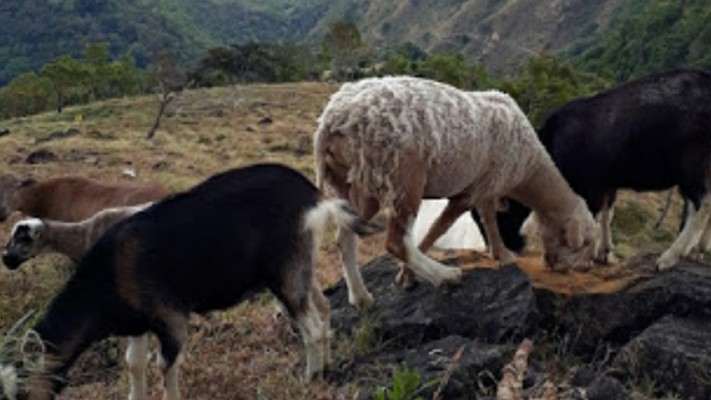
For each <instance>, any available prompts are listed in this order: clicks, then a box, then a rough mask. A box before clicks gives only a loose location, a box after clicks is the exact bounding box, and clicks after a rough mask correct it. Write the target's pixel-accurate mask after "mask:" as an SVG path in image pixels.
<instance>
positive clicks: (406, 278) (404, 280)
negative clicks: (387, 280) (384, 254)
mask: <svg viewBox="0 0 711 400" xmlns="http://www.w3.org/2000/svg"><path fill="white" fill-rule="evenodd" d="M395 285H397V286H399V287H400V288H402V289H403V290H410V289H414V288H415V287H416V286H417V279H415V274H413V273H412V271H410V270H407V269H404V268H400V272H398V273H397V276H396V277H395Z"/></svg>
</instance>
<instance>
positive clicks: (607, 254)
mask: <svg viewBox="0 0 711 400" xmlns="http://www.w3.org/2000/svg"><path fill="white" fill-rule="evenodd" d="M593 261H595V262H596V263H598V264H604V265H607V264H614V263H616V262H617V257H615V255H614V254H613V253H612V250H608V251H604V252H600V254H597V255H595V258H594V259H593Z"/></svg>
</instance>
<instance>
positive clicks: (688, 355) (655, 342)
mask: <svg viewBox="0 0 711 400" xmlns="http://www.w3.org/2000/svg"><path fill="white" fill-rule="evenodd" d="M709 332H711V321H710V320H708V319H706V318H703V319H698V318H682V317H676V316H672V315H669V316H666V317H664V318H662V319H661V320H659V321H657V322H656V323H655V324H653V325H652V326H650V327H649V328H647V329H646V330H645V331H644V332H642V333H641V334H640V335H639V336H637V337H636V338H634V339H633V340H632V341H631V342H630V343H628V344H626V345H625V346H624V347H623V348H622V350H621V351H620V353H619V354H618V355H617V356H616V357H615V359H614V361H613V363H612V370H613V371H615V373H617V374H619V375H620V376H621V377H623V378H624V379H625V380H632V381H636V382H644V381H648V380H650V379H651V381H653V382H654V383H655V386H656V388H657V389H658V390H659V392H660V393H658V394H659V395H662V394H666V393H669V392H672V393H674V394H676V395H677V396H680V398H683V399H687V400H702V399H703V400H707V399H709V398H711V345H709Z"/></svg>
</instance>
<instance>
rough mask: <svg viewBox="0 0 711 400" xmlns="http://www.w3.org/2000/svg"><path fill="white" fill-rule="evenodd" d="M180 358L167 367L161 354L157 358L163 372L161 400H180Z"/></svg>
mask: <svg viewBox="0 0 711 400" xmlns="http://www.w3.org/2000/svg"><path fill="white" fill-rule="evenodd" d="M181 360H182V357H181V356H178V358H176V359H175V360H174V361H173V363H171V364H170V365H168V362H167V361H166V360H165V358H163V355H162V354H161V355H160V357H159V360H158V362H159V365H160V368H161V370H163V400H180V362H181Z"/></svg>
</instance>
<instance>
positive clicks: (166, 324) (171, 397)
mask: <svg viewBox="0 0 711 400" xmlns="http://www.w3.org/2000/svg"><path fill="white" fill-rule="evenodd" d="M158 315H160V320H159V321H158V323H157V324H156V326H155V327H154V328H153V330H154V332H155V334H156V336H158V341H159V342H160V360H159V362H160V367H161V371H162V372H163V400H178V399H180V388H179V376H180V370H179V368H180V360H181V354H180V352H181V350H182V347H183V344H184V343H185V341H186V340H187V338H188V315H186V314H183V313H180V312H178V311H175V310H162V311H161V312H159V313H158Z"/></svg>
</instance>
